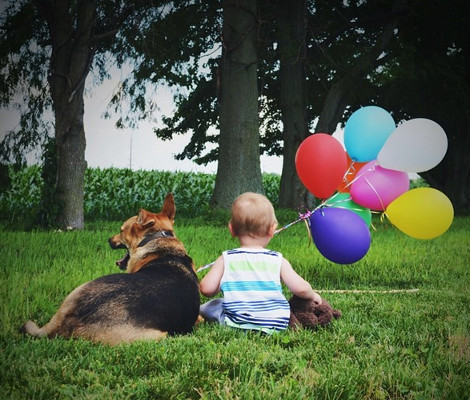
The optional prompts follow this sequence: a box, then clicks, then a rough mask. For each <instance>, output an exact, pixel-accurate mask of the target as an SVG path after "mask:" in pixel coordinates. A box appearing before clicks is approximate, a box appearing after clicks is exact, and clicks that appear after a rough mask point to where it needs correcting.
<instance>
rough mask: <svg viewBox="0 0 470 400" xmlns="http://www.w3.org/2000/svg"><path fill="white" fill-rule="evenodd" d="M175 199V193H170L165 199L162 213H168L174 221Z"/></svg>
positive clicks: (169, 217)
mask: <svg viewBox="0 0 470 400" xmlns="http://www.w3.org/2000/svg"><path fill="white" fill-rule="evenodd" d="M175 212H176V208H175V199H174V198H173V193H168V194H167V195H166V196H165V200H164V201H163V207H162V214H164V215H166V216H167V217H168V219H169V220H170V221H171V222H173V221H174V220H175Z"/></svg>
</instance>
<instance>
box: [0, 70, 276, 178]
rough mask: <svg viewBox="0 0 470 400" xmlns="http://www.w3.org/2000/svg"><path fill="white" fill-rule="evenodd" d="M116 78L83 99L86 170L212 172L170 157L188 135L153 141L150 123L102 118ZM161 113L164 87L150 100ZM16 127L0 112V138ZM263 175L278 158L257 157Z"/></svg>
mask: <svg viewBox="0 0 470 400" xmlns="http://www.w3.org/2000/svg"><path fill="white" fill-rule="evenodd" d="M119 81H120V77H119V75H118V76H116V77H115V78H114V79H112V80H109V81H106V82H104V83H103V84H102V85H101V86H99V87H96V88H94V89H93V90H92V91H90V93H89V94H87V95H86V96H85V116H84V124H85V134H86V142H87V143H86V152H85V158H86V160H87V162H88V166H89V167H101V168H107V167H117V168H129V167H131V168H132V169H134V170H138V169H145V170H152V169H154V170H164V171H194V172H206V173H215V172H216V171H217V163H216V162H212V163H210V164H208V165H207V166H200V165H197V164H196V163H194V162H192V161H191V160H183V161H177V160H175V159H174V155H175V154H178V153H180V152H181V151H182V150H183V149H184V146H186V145H187V144H188V143H189V140H190V137H189V136H186V137H185V136H178V135H175V136H174V139H173V140H171V141H162V140H159V139H157V137H156V136H155V134H154V133H153V131H152V126H151V125H150V123H144V122H142V123H140V125H139V128H138V129H135V130H133V129H124V130H120V129H116V128H115V126H114V124H115V122H116V119H117V116H115V115H114V116H112V118H111V119H104V118H103V114H104V112H105V111H106V108H107V105H108V103H109V100H110V99H111V96H112V94H113V93H114V91H115V90H116V88H117V86H118V85H119ZM154 100H155V101H156V102H157V104H158V105H159V107H160V109H161V110H162V112H164V113H166V114H167V115H168V114H170V113H171V111H172V110H173V103H172V97H171V93H170V92H169V91H168V90H165V88H161V89H159V91H158V92H157V95H156V98H155V99H154ZM17 124H18V115H17V113H16V112H14V111H7V110H0V135H1V138H3V136H4V134H5V131H7V130H11V129H14V128H15V126H16V125H17ZM261 169H262V171H263V172H274V173H278V174H280V173H281V169H282V159H281V158H280V157H266V156H263V157H261Z"/></svg>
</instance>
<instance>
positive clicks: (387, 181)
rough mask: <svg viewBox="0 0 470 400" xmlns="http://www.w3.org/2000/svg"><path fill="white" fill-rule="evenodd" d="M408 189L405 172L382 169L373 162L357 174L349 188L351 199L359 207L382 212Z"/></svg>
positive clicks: (408, 182)
mask: <svg viewBox="0 0 470 400" xmlns="http://www.w3.org/2000/svg"><path fill="white" fill-rule="evenodd" d="M409 188H410V179H409V177H408V174H407V173H406V172H402V171H394V170H391V169H386V168H382V167H381V166H379V165H378V164H377V161H375V160H374V161H370V162H368V163H367V164H366V165H364V166H363V167H362V168H361V170H360V171H359V172H358V174H357V176H356V179H355V181H354V182H353V184H352V186H351V197H352V199H353V201H355V202H356V203H357V204H360V205H361V206H364V207H367V208H370V209H371V210H380V211H383V210H385V209H386V208H387V206H388V205H389V204H390V203H391V202H392V201H393V200H395V199H396V198H397V197H398V196H400V195H401V194H403V193H405V192H406V191H408V189H409Z"/></svg>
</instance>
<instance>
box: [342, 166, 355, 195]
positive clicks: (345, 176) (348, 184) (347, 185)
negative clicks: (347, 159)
mask: <svg viewBox="0 0 470 400" xmlns="http://www.w3.org/2000/svg"><path fill="white" fill-rule="evenodd" d="M354 163H355V161H354V160H353V161H351V165H350V166H349V168H348V169H347V171H346V172H345V173H344V175H343V182H348V178H347V176H348V175H354V173H355V172H357V171H356V167H355V166H354ZM357 178H358V176H355V177H354V179H353V180H352V181H351V182H348V183H347V184H346V185H345V186H344V189H346V188H348V187H349V186H351V185H352V184H353V183H354V182H355V181H356V180H357Z"/></svg>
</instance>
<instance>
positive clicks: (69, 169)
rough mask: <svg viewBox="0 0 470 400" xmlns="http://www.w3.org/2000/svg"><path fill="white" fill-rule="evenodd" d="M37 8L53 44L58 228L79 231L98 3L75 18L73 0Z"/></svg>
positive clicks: (82, 5)
mask: <svg viewBox="0 0 470 400" xmlns="http://www.w3.org/2000/svg"><path fill="white" fill-rule="evenodd" d="M37 5H38V9H39V11H40V12H41V13H42V15H43V16H44V18H45V19H46V21H47V23H48V26H49V31H50V34H51V42H52V43H51V44H52V55H51V65H50V76H49V83H50V86H51V96H52V102H53V111H54V116H55V141H56V151H57V180H56V188H55V197H56V201H57V203H58V204H59V207H60V211H59V215H58V217H57V224H58V226H60V227H62V228H67V229H81V228H83V226H84V211H83V198H84V194H83V190H84V177H85V170H86V161H85V147H86V142H85V130H84V125H83V115H84V100H83V91H84V87H85V80H86V77H87V75H88V72H89V71H90V68H91V60H92V59H93V55H94V49H93V45H92V35H93V32H94V27H95V19H96V4H95V1H93V0H88V1H81V2H80V6H79V8H78V10H77V11H76V14H73V11H71V10H72V7H71V5H70V2H69V1H61V2H57V4H56V5H51V4H50V3H49V2H45V1H39V0H38V1H37Z"/></svg>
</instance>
